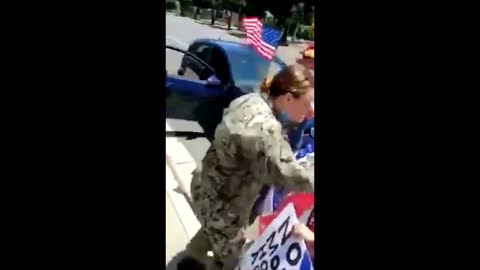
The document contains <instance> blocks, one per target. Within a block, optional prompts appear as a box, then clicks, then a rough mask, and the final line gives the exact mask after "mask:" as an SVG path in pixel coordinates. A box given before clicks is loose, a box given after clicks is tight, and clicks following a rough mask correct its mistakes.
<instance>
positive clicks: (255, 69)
mask: <svg viewBox="0 0 480 270" xmlns="http://www.w3.org/2000/svg"><path fill="white" fill-rule="evenodd" d="M227 54H228V59H229V60H230V63H232V64H231V70H232V76H233V80H234V81H235V84H236V85H245V86H251V87H257V86H259V84H260V83H261V82H262V81H263V79H264V78H265V76H266V75H267V72H268V74H276V73H277V72H279V71H280V70H281V69H282V67H283V66H282V65H280V64H279V63H276V62H272V61H269V60H267V59H264V58H263V57H261V56H260V55H258V54H257V52H255V51H254V50H251V49H246V50H243V49H242V50H232V51H228V52H227Z"/></svg>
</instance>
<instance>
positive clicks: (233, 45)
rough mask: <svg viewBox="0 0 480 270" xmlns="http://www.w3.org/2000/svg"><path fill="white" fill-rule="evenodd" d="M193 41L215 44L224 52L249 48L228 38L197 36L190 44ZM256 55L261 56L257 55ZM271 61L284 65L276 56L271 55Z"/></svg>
mask: <svg viewBox="0 0 480 270" xmlns="http://www.w3.org/2000/svg"><path fill="white" fill-rule="evenodd" d="M195 43H205V44H212V45H216V46H217V47H219V48H221V49H223V50H224V51H225V52H228V51H242V50H245V49H248V48H249V45H247V44H245V43H240V42H234V41H228V40H223V39H213V38H199V39H196V40H194V41H193V42H192V44H190V46H191V45H193V44H195ZM258 57H261V56H260V55H258ZM273 61H275V62H278V63H282V64H284V65H286V64H285V63H284V62H283V61H282V60H281V59H280V58H278V57H277V56H273Z"/></svg>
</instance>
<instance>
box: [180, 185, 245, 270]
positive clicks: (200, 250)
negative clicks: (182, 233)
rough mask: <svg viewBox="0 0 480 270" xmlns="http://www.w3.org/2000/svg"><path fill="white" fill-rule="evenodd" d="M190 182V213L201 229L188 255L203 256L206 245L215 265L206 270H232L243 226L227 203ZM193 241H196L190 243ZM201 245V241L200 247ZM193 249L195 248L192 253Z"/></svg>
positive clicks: (236, 258) (239, 250)
mask: <svg viewBox="0 0 480 270" xmlns="http://www.w3.org/2000/svg"><path fill="white" fill-rule="evenodd" d="M194 182H195V181H192V189H191V190H192V199H193V204H194V205H193V208H194V209H193V211H194V212H195V215H196V216H197V219H198V220H199V221H200V224H201V225H202V228H201V230H200V231H199V232H198V233H197V235H196V236H195V237H194V239H192V242H191V243H190V245H189V246H191V248H190V250H191V252H190V253H193V254H197V257H200V256H198V254H205V253H206V252H208V250H207V251H205V249H206V248H207V246H206V245H205V242H208V244H209V246H208V247H211V250H212V251H213V253H214V256H215V258H214V262H213V263H212V264H211V265H210V266H209V267H208V269H209V270H233V268H234V267H235V265H236V264H237V262H238V259H239V257H240V255H241V253H242V249H243V245H244V241H243V240H240V241H235V242H233V241H232V240H234V239H235V238H237V236H238V234H239V232H241V230H242V226H241V225H240V224H239V222H240V220H239V217H238V215H235V214H234V213H230V212H229V210H230V207H229V203H228V202H225V201H221V200H219V199H218V198H217V197H216V196H215V194H212V191H211V190H207V189H204V187H202V186H200V185H195V184H194ZM193 240H195V241H193ZM200 242H203V244H201V243H200ZM195 247H197V249H196V250H195Z"/></svg>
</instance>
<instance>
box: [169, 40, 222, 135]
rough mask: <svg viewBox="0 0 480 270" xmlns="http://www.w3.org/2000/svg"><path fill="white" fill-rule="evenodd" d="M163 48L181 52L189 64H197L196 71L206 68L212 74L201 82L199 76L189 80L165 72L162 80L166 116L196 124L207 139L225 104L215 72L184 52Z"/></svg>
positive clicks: (194, 75)
mask: <svg viewBox="0 0 480 270" xmlns="http://www.w3.org/2000/svg"><path fill="white" fill-rule="evenodd" d="M166 47H167V49H173V50H175V51H178V52H180V53H183V54H184V58H186V57H188V58H190V59H189V61H190V62H193V61H197V62H198V63H197V64H196V65H198V66H202V67H201V68H200V69H199V70H205V69H206V70H209V72H210V73H211V74H212V76H210V77H209V78H208V79H206V80H203V79H201V78H200V74H196V73H195V72H193V73H192V76H191V77H190V78H187V77H186V76H180V75H174V74H168V73H167V77H166V80H165V97H166V100H165V111H166V117H167V118H172V119H180V120H189V121H196V122H198V123H199V125H200V126H201V127H202V128H203V130H204V132H205V133H206V136H207V138H213V132H214V130H215V128H216V126H217V124H218V123H219V122H220V120H221V118H222V115H223V109H224V108H225V107H226V105H227V103H226V102H225V93H226V92H225V89H224V86H223V85H222V83H221V82H220V80H218V79H217V78H216V76H215V74H214V73H215V71H214V70H212V68H211V67H209V66H208V64H206V63H202V62H201V61H198V59H197V58H195V57H192V56H191V54H189V53H188V52H186V51H183V50H181V49H178V48H174V47H171V46H166ZM192 71H194V70H192ZM197 71H198V70H197Z"/></svg>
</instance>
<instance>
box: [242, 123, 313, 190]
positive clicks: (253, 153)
mask: <svg viewBox="0 0 480 270" xmlns="http://www.w3.org/2000/svg"><path fill="white" fill-rule="evenodd" d="M260 130H261V131H260ZM237 134H239V133H237ZM241 134H242V135H241V136H240V135H239V136H237V138H238V139H239V140H240V146H241V147H240V149H241V150H242V155H243V156H244V158H246V159H248V160H252V161H253V164H256V165H258V167H257V168H255V169H254V172H255V173H256V174H257V178H258V179H261V180H262V181H264V182H265V183H263V184H266V185H275V186H277V187H283V188H286V189H287V190H290V191H298V192H313V174H309V173H308V172H307V170H306V169H305V168H304V167H302V166H301V165H300V164H299V163H298V162H297V161H296V160H295V157H294V154H293V152H292V148H291V147H290V145H289V143H288V142H287V141H286V140H285V139H284V138H283V136H282V135H281V131H280V129H275V128H274V127H269V123H268V122H267V123H263V125H262V127H261V128H259V129H255V130H253V129H244V130H243V131H242V132H241Z"/></svg>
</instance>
